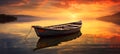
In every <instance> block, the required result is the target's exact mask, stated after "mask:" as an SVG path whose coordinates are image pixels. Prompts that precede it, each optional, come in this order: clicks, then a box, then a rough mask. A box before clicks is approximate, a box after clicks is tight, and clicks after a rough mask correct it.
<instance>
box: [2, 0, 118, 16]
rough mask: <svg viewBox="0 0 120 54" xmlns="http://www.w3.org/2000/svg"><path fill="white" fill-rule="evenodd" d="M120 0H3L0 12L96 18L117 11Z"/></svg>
mask: <svg viewBox="0 0 120 54" xmlns="http://www.w3.org/2000/svg"><path fill="white" fill-rule="evenodd" d="M119 9H120V0H3V1H0V13H8V14H23V15H33V16H40V17H51V18H52V17H53V18H59V17H61V18H96V17H100V16H105V15H109V14H113V13H116V12H119Z"/></svg>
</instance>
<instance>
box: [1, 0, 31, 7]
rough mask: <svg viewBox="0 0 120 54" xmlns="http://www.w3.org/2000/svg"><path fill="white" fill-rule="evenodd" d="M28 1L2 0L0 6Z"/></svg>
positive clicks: (15, 4)
mask: <svg viewBox="0 0 120 54" xmlns="http://www.w3.org/2000/svg"><path fill="white" fill-rule="evenodd" d="M28 3H29V0H2V1H0V6H22V5H25V4H28Z"/></svg>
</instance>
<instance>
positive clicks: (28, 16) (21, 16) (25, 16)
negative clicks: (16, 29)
mask: <svg viewBox="0 0 120 54" xmlns="http://www.w3.org/2000/svg"><path fill="white" fill-rule="evenodd" d="M14 16H16V17H20V18H23V17H24V18H37V17H36V16H30V15H14Z"/></svg>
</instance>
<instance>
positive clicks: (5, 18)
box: [0, 14, 17, 23]
mask: <svg viewBox="0 0 120 54" xmlns="http://www.w3.org/2000/svg"><path fill="white" fill-rule="evenodd" d="M16 20H17V17H15V16H12V15H6V14H0V23H7V22H13V21H16Z"/></svg>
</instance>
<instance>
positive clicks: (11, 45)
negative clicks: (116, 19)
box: [0, 19, 120, 54]
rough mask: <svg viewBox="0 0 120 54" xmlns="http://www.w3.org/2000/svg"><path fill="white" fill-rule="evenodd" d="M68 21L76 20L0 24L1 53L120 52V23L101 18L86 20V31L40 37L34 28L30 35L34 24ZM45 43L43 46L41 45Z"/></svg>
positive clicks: (46, 24)
mask: <svg viewBox="0 0 120 54" xmlns="http://www.w3.org/2000/svg"><path fill="white" fill-rule="evenodd" d="M26 20H27V19H26ZM67 22H72V20H37V21H28V22H11V23H5V24H0V54H67V53H68V54H119V53H120V26H119V25H116V24H113V23H109V22H103V21H99V20H82V22H83V24H82V28H81V33H82V34H79V33H76V34H72V35H68V36H65V37H59V38H56V37H54V38H39V37H37V35H36V33H35V32H34V29H32V31H31V33H30V34H29V36H26V34H27V33H28V32H29V31H30V29H31V26H32V25H41V26H49V25H56V24H61V23H67ZM25 38H26V39H25ZM41 46H43V47H42V48H40V47H41ZM36 48H37V49H36ZM35 49H36V50H35ZM34 50H35V51H34Z"/></svg>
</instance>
